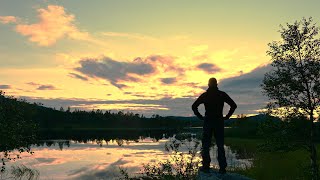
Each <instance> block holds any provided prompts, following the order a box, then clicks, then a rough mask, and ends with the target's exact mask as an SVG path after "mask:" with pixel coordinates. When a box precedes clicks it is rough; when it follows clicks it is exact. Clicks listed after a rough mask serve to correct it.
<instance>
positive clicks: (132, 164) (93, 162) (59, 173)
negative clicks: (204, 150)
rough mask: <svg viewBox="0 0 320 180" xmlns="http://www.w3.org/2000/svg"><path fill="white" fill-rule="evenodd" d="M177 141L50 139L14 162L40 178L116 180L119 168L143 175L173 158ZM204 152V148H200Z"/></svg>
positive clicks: (230, 155)
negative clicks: (168, 146)
mask: <svg viewBox="0 0 320 180" xmlns="http://www.w3.org/2000/svg"><path fill="white" fill-rule="evenodd" d="M174 139H175V138H173V137H171V138H162V139H159V140H155V139H153V138H150V137H147V138H140V139H136V140H122V139H116V140H108V141H104V140H99V141H98V140H92V141H86V142H79V141H72V140H50V141H45V142H42V143H40V144H41V145H34V146H32V150H33V152H34V154H33V155H30V154H24V155H23V157H22V159H20V160H18V161H15V162H12V163H10V164H11V165H12V164H24V165H26V166H27V167H31V168H34V169H37V170H38V171H39V172H40V179H43V180H47V179H80V180H89V179H90V180H94V179H115V178H117V177H119V175H120V173H119V167H123V168H126V169H127V170H128V172H129V174H136V173H139V171H140V169H141V167H142V165H143V164H146V163H150V162H157V161H159V160H165V159H168V158H170V155H171V154H172V152H168V151H166V150H165V144H166V143H170V142H172V141H173V140H174ZM194 140H195V139H193V140H192V141H191V142H187V143H186V146H181V148H179V150H180V151H182V152H186V151H187V147H188V146H193V144H194ZM225 149H226V156H227V161H228V164H229V165H230V166H231V167H249V166H250V165H251V161H250V159H239V157H242V156H241V155H240V156H239V155H238V154H236V152H235V151H234V150H231V149H230V147H228V146H226V147H225ZM199 153H200V149H199ZM211 156H212V157H213V158H212V163H211V164H212V166H217V164H218V163H217V161H216V159H215V158H214V157H215V156H216V147H214V148H212V152H211Z"/></svg>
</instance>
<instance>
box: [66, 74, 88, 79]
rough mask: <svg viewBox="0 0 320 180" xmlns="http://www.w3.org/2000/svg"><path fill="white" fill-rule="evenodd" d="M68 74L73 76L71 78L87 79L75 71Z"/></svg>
mask: <svg viewBox="0 0 320 180" xmlns="http://www.w3.org/2000/svg"><path fill="white" fill-rule="evenodd" d="M69 76H70V77H73V78H77V79H81V80H83V81H88V78H87V77H84V76H81V75H79V74H76V73H69Z"/></svg>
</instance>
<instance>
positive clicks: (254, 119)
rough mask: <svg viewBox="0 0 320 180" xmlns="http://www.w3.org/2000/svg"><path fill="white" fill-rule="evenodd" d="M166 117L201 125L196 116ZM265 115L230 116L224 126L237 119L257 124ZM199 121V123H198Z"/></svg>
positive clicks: (237, 120) (264, 118)
mask: <svg viewBox="0 0 320 180" xmlns="http://www.w3.org/2000/svg"><path fill="white" fill-rule="evenodd" d="M167 117H168V118H171V119H175V120H185V121H190V123H192V124H194V123H197V124H199V125H202V121H201V120H199V119H198V118H197V117H196V116H190V117H184V116H167ZM266 118H267V116H266V115H265V114H258V115H255V116H249V117H245V118H241V119H239V118H230V119H228V120H225V121H224V124H225V126H232V125H234V124H235V123H237V122H239V121H244V120H245V121H246V123H249V124H259V123H261V122H264V121H265V120H266ZM273 119H274V121H280V119H279V118H276V117H273ZM200 122H201V123H200Z"/></svg>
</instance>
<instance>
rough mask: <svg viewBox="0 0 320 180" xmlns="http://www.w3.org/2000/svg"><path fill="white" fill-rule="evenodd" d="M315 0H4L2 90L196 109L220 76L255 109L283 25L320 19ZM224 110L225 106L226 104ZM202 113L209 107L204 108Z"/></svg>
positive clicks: (59, 99)
mask: <svg viewBox="0 0 320 180" xmlns="http://www.w3.org/2000/svg"><path fill="white" fill-rule="evenodd" d="M318 7H320V1H317V0H306V1H301V0H282V1H279V0H270V1H262V0H241V1H240V0H233V1H231V0H230V1H218V0H199V1H194V0H174V1H172V0H122V1H119V0H104V1H102V0H92V1H85V0H24V1H18V0H1V1H0V34H1V38H0V90H3V91H5V92H6V94H7V95H13V96H15V97H19V98H24V99H26V100H28V101H30V102H41V103H43V104H44V105H45V106H48V107H55V108H57V109H59V108H60V107H64V108H67V107H70V108H71V109H84V110H92V109H101V110H111V111H120V110H121V111H130V112H134V113H141V114H144V115H146V116H150V115H152V114H159V115H162V116H171V115H172V116H192V115H193V112H192V110H191V105H192V103H193V102H194V101H195V99H196V98H197V97H198V96H199V95H200V94H201V93H203V92H205V90H206V89H207V83H208V79H209V78H211V77H216V78H217V79H218V83H219V89H220V90H222V91H225V92H226V93H228V94H229V96H230V97H231V98H233V99H234V100H235V101H236V103H237V104H238V109H237V110H236V112H235V114H257V113H258V112H259V111H260V110H261V109H263V108H264V107H265V105H266V103H267V102H268V98H266V97H265V96H264V95H263V94H262V93H261V88H260V84H261V81H262V79H263V76H264V74H265V73H266V72H268V71H270V70H271V67H270V62H271V60H270V57H268V56H267V55H266V51H267V50H268V43H270V42H272V41H277V40H280V34H279V30H280V24H283V25H285V24H286V23H292V22H294V21H295V20H301V19H302V18H303V17H307V18H308V17H313V19H314V22H316V23H317V24H318V25H319V20H320V18H319V17H320V11H319V9H318ZM225 109H226V110H228V106H227V105H226V108H225ZM202 111H203V108H202Z"/></svg>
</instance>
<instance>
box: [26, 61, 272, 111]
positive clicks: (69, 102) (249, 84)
mask: <svg viewBox="0 0 320 180" xmlns="http://www.w3.org/2000/svg"><path fill="white" fill-rule="evenodd" d="M270 70H271V67H270V66H269V65H268V66H262V67H258V68H256V69H254V70H253V71H252V72H250V73H247V74H243V75H240V76H237V77H232V78H228V79H224V80H221V81H220V82H219V89H220V90H222V91H225V92H227V93H228V94H229V95H230V97H232V98H233V99H234V100H235V101H236V103H237V104H238V109H237V110H236V112H235V113H236V114H242V113H243V114H253V113H256V111H255V110H257V109H260V108H264V106H265V105H266V102H267V101H268V99H267V98H266V97H264V96H263V95H262V93H261V87H260V84H261V83H262V79H263V77H264V74H265V73H266V72H268V71H270ZM186 85H189V86H195V87H194V88H199V86H198V85H199V84H197V83H190V84H186ZM203 89H204V90H203V92H204V91H205V90H206V89H207V86H204V87H203ZM126 94H130V95H133V96H137V97H139V99H136V100H113V101H108V100H100V101H98V100H96V101H87V100H85V99H42V98H38V99H35V98H30V97H22V98H24V99H26V100H28V101H30V102H41V103H43V104H44V105H45V106H49V107H56V108H57V109H58V108H60V107H61V106H62V107H64V108H67V107H68V106H78V105H85V106H86V105H87V106H90V105H95V104H114V105H120V104H127V105H129V106H130V104H135V107H137V105H139V104H141V107H146V108H145V109H143V108H142V109H143V110H141V109H139V110H130V111H131V112H133V113H140V114H144V115H145V116H147V117H149V116H151V115H152V114H159V115H162V116H172V115H174V116H192V115H193V112H192V110H191V105H192V103H193V102H194V101H195V100H196V98H197V97H196V96H199V95H200V94H197V95H196V96H195V97H193V96H186V97H181V98H170V96H169V97H166V98H160V99H159V98H156V97H163V95H155V97H151V96H145V95H144V94H143V92H140V93H131V92H127V93H126ZM148 104H150V105H158V107H159V109H157V108H154V107H153V108H148V107H147V106H146V105H148ZM225 109H226V111H227V110H228V109H229V107H228V106H227V105H226V108H225ZM108 110H111V111H113V110H112V109H108ZM200 111H201V112H202V113H203V112H204V108H203V105H201V106H200Z"/></svg>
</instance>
